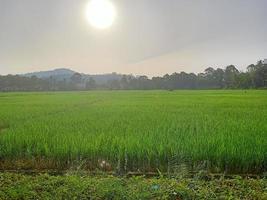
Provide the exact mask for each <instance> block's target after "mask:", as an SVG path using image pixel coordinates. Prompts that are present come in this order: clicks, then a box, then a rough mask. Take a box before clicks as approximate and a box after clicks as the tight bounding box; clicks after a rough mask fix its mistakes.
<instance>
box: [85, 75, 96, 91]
mask: <svg viewBox="0 0 267 200" xmlns="http://www.w3.org/2000/svg"><path fill="white" fill-rule="evenodd" d="M85 88H86V89H87V90H93V89H96V82H95V80H94V79H93V78H92V77H90V78H89V80H88V81H87V82H86V84H85Z"/></svg>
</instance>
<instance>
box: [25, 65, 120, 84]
mask: <svg viewBox="0 0 267 200" xmlns="http://www.w3.org/2000/svg"><path fill="white" fill-rule="evenodd" d="M75 73H79V72H75V71H73V70H71V69H67V68H59V69H54V70H49V71H40V72H32V73H27V74H23V75H22V76H26V77H32V76H36V77H37V78H41V79H49V78H51V77H52V78H53V79H55V80H57V81H61V80H66V81H70V78H71V76H72V75H73V74H75ZM80 74H81V75H82V80H83V81H84V82H86V81H87V80H89V79H90V78H91V77H92V78H93V79H94V80H95V81H96V83H97V84H104V83H106V82H107V81H110V80H120V79H121V78H122V76H123V75H122V74H117V73H115V72H113V73H109V74H93V75H90V74H83V73H80Z"/></svg>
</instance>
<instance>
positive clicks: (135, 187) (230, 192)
mask: <svg viewBox="0 0 267 200" xmlns="http://www.w3.org/2000/svg"><path fill="white" fill-rule="evenodd" d="M0 180H1V182H0V199H1V200H11V199H12V200H16V199H17V200H26V199H47V200H49V199H53V200H57V199H66V200H68V199H71V200H72V199H79V200H85V199H95V200H98V199H99V200H100V199H101V200H102V199H106V200H111V199H114V200H116V199H118V200H123V199H125V200H136V199H140V200H150V199H151V200H152V199H153V200H156V199H158V200H159V199H161V200H164V199H166V200H167V199H168V200H182V199H184V200H193V199H196V200H201V199H203V200H207V199H210V200H211V199H214V200H215V199H216V200H217V199H221V200H224V199H225V200H226V199H233V200H238V199H240V200H241V199H242V200H243V199H246V200H257V199H258V200H263V199H267V189H266V188H267V179H260V180H256V179H242V178H240V177H236V178H234V179H224V178H221V179H214V180H209V181H205V180H201V179H189V178H186V179H185V178H183V179H169V178H149V179H147V178H143V177H132V178H121V177H113V176H104V175H103V176H81V175H64V176H50V175H48V174H40V175H22V174H16V173H0Z"/></svg>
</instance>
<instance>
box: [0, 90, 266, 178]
mask: <svg viewBox="0 0 267 200" xmlns="http://www.w3.org/2000/svg"><path fill="white" fill-rule="evenodd" d="M0 105H1V106H0V168H2V169H13V168H15V169H47V168H56V169H66V168H70V167H73V166H76V167H77V166H78V167H80V168H83V169H94V170H95V169H101V170H112V171H118V173H120V172H122V171H141V172H144V171H157V169H159V170H160V171H163V172H164V171H168V172H171V171H175V170H176V169H177V168H180V165H181V164H186V165H187V169H188V170H192V171H194V170H198V169H199V168H202V169H203V168H205V169H209V170H211V171H214V172H231V173H243V172H244V173H247V172H249V173H260V172H264V171H266V166H267V164H266V162H267V154H266V152H267V141H266V133H267V93H266V91H254V90H251V91H173V92H169V91H112V92H106V91H102V92H97V91H95V92H76V93H74V92H69V93H59V92H58V93H1V94H0Z"/></svg>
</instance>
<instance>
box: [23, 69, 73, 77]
mask: <svg viewBox="0 0 267 200" xmlns="http://www.w3.org/2000/svg"><path fill="white" fill-rule="evenodd" d="M74 73H76V72H75V71H73V70H70V69H66V68H59V69H54V70H51V71H40V72H32V73H27V74H23V76H26V77H31V76H36V77H38V78H41V79H47V78H50V77H53V78H56V79H58V80H60V79H69V78H70V77H71V76H72V75H73V74H74Z"/></svg>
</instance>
